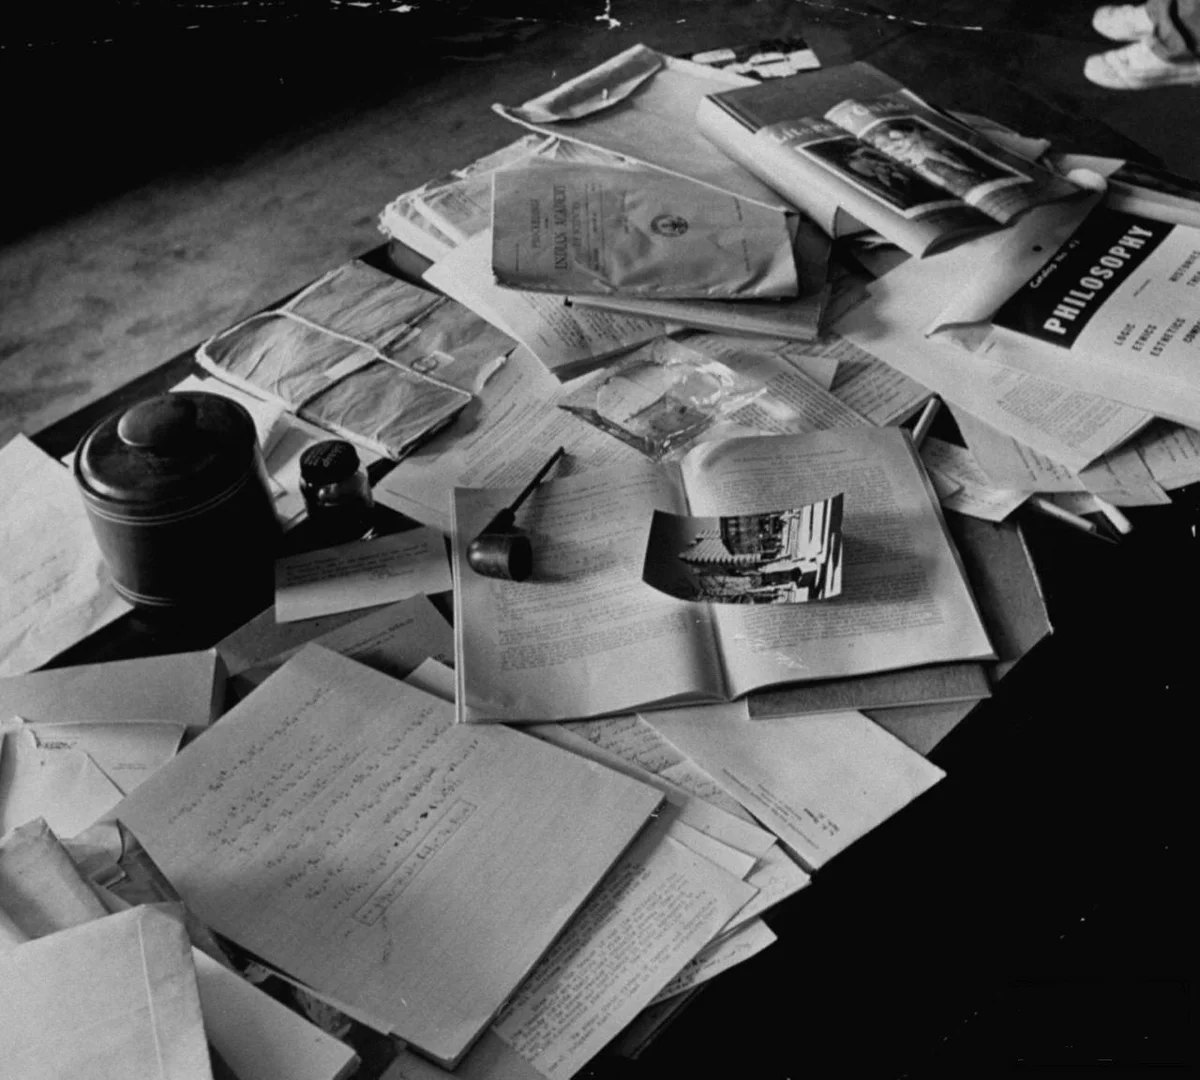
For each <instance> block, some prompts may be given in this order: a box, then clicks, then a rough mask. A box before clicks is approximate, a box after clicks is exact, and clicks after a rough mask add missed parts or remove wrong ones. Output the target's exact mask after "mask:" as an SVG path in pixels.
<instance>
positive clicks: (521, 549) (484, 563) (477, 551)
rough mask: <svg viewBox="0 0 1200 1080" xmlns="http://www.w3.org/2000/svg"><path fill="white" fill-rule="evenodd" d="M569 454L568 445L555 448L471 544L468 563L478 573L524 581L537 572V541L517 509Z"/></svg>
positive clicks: (505, 579)
mask: <svg viewBox="0 0 1200 1080" xmlns="http://www.w3.org/2000/svg"><path fill="white" fill-rule="evenodd" d="M565 453H566V448H565V447H562V446H560V447H559V448H558V449H557V450H555V451H554V453H553V454H552V455H551V456H550V460H549V461H547V462H546V464H545V465H543V466H542V467H541V468H540V469H538V471H537V475H536V476H534V478H533V479H532V480H530V481H529V483H528V484H526V485H525V488H524V490H523V491H522V492H521V494H520V495H518V496H517V497H516V498H515V499H514V500H513V501H512V502H511V503H510V504H509V505H508V506H506V507H505V508H504V509H503V510H501V511H500V512H499V513H498V514H497V515H496V516H495V517H494V518H492V520H491V521H489V522H488V523H487V524H486V525H485V526H484V527H483V530H482V531H481V532H480V534H479V535H478V536H477V537H475V539H474V540H472V541H471V543H470V545H469V546H468V547H467V565H468V566H469V567H470V568H471V569H472V570H474V571H475V573H477V574H482V575H483V576H484V577H490V578H499V579H500V580H501V581H524V580H525V579H526V578H528V577H529V575H530V574H531V573H533V544H531V543H530V542H529V537H528V536H526V535H525V534H524V533H523V532H521V531H520V530H519V529H518V528H517V527H516V519H517V511H518V510H519V509H520V508H521V504H522V503H523V502H524V501H525V500H526V499H527V498H529V496H530V495H531V494H532V493H533V489H534V488H536V487H537V486H538V484H540V483H541V482H542V480H543V479H544V478H545V476H546V474H547V473H548V472H549V471H550V470H551V469H552V468H554V465H555V463H556V462H557V461H558V459H559V458H560V457H562V456H563V454H565Z"/></svg>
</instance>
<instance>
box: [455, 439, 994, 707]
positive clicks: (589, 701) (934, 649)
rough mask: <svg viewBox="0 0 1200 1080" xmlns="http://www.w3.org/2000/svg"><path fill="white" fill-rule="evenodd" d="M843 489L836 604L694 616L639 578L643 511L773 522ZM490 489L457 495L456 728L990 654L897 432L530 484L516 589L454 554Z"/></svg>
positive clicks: (478, 519) (491, 504)
mask: <svg viewBox="0 0 1200 1080" xmlns="http://www.w3.org/2000/svg"><path fill="white" fill-rule="evenodd" d="M839 492H841V493H844V508H845V509H844V519H843V526H842V530H843V538H844V545H845V547H844V569H843V571H842V573H843V585H842V594H841V595H840V596H839V597H837V598H836V599H831V600H825V601H821V602H817V603H806V604H778V605H769V606H759V605H742V604H720V603H715V604H703V603H695V602H690V601H686V600H679V599H676V598H674V597H671V596H667V595H665V594H663V593H661V592H658V591H657V590H656V589H654V588H652V587H651V586H650V585H648V584H646V583H645V582H644V581H643V580H642V570H643V561H644V556H645V553H646V545H647V539H648V536H649V531H650V526H651V519H652V517H653V514H654V511H655V510H664V511H668V512H670V513H675V514H683V515H694V516H721V515H746V514H756V513H765V512H775V511H781V510H785V509H787V508H789V507H799V506H803V505H805V504H807V503H811V502H815V501H817V500H819V499H824V498H827V497H829V496H832V495H835V494H837V493H839ZM510 498H511V493H510V492H508V491H483V490H476V489H463V488H460V489H457V490H456V492H455V502H454V514H455V522H454V533H453V552H454V555H453V557H454V573H455V580H456V588H455V591H454V597H455V636H456V640H455V646H456V648H455V651H456V655H457V664H456V678H457V683H458V685H457V703H458V715H459V719H460V720H462V721H488V720H499V721H506V722H514V721H522V720H528V721H539V720H562V719H570V718H582V717H590V716H602V715H606V714H610V713H620V712H629V711H632V710H635V709H644V708H653V707H665V706H668V705H673V704H683V703H688V702H714V701H721V700H729V699H732V698H736V697H740V696H742V695H744V694H747V693H749V692H750V691H752V690H757V689H761V688H764V687H768V686H776V685H781V684H785V683H795V682H803V681H808V680H814V679H828V678H836V677H842V676H850V675H860V674H864V673H867V672H875V671H888V670H896V669H899V668H906V667H910V666H913V665H917V664H932V663H938V662H942V661H951V660H967V659H983V658H988V657H991V656H992V655H994V654H993V652H992V648H991V645H990V644H989V642H988V638H987V635H986V633H985V631H984V628H983V625H982V623H981V622H980V618H979V612H978V610H977V608H976V605H975V602H974V600H973V598H972V596H971V592H970V589H969V588H968V586H967V584H966V581H965V579H964V577H963V571H962V567H961V564H960V562H959V559H958V555H957V553H956V552H955V550H954V548H953V546H952V544H951V542H950V540H949V539H948V537H947V534H946V528H945V522H944V521H943V519H942V516H941V511H940V510H939V509H938V506H937V500H936V497H935V495H934V493H933V490H932V488H931V487H930V486H929V482H928V480H927V478H926V476H925V473H924V471H923V469H922V467H921V465H920V462H919V461H918V459H917V456H916V454H915V452H914V451H913V448H912V443H911V441H910V439H909V438H908V435H907V434H906V433H905V432H903V431H900V430H899V429H895V428H885V429H877V428H868V427H862V428H855V429H848V430H838V431H825V432H818V433H815V434H808V435H779V436H759V437H752V438H743V439H731V440H727V441H723V442H717V443H710V444H702V445H701V446H699V447H697V448H696V449H695V450H693V451H692V452H690V453H689V454H688V455H687V456H686V457H684V458H683V459H682V460H681V461H680V462H678V463H672V464H669V465H655V464H652V463H650V462H636V463H631V464H629V465H625V466H622V467H621V468H620V469H619V470H604V471H601V472H593V473H588V474H585V475H581V476H569V477H565V478H564V479H562V480H557V481H552V482H549V483H547V484H545V485H544V486H543V487H542V488H541V489H539V490H538V491H536V492H535V493H534V495H533V496H532V497H531V498H530V499H529V500H528V501H527V502H526V503H525V504H524V505H523V506H522V507H521V510H520V513H519V514H518V517H517V525H518V527H520V528H522V529H524V530H526V531H527V532H528V533H529V535H530V537H531V540H532V544H533V549H534V570H533V576H532V578H531V579H530V580H529V581H526V582H523V583H515V582H508V581H497V580H495V579H493V578H488V577H482V576H480V575H479V574H477V573H475V572H474V571H473V570H472V569H471V568H470V567H469V566H468V564H467V562H466V559H465V554H466V548H467V546H468V544H469V543H470V541H471V540H472V539H473V538H474V537H475V536H476V535H477V534H478V533H479V532H480V530H481V529H482V528H483V526H484V525H486V524H487V523H488V522H489V521H490V520H491V519H492V517H493V516H494V515H495V513H496V512H497V510H499V509H500V508H501V507H503V506H505V505H507V502H508V500H509V499H510Z"/></svg>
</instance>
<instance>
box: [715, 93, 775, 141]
mask: <svg viewBox="0 0 1200 1080" xmlns="http://www.w3.org/2000/svg"><path fill="white" fill-rule="evenodd" d="M707 101H708V102H711V103H712V105H713V106H715V107H716V108H718V109H720V110H721V112H723V113H725V115H726V116H728V117H729V118H730V119H731V120H733V121H734V122H735V123H737V124H740V125H741V126H742V127H744V128H745V129H746V130H747V131H748V132H750V133H751V134H754V132H756V131H759V130H761V129H762V128H763V127H765V125H764V124H763V123H762V122H761V121H759V120H758V119H757V118H756V117H755V116H754V114H753V113H751V112H750V111H749V110H747V109H746V108H744V107H743V106H742V105H740V104H739V103H738V102H737V101H736V100H730V99H729V98H727V97H725V95H724V94H709V95H708V98H707Z"/></svg>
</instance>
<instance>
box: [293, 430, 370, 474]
mask: <svg viewBox="0 0 1200 1080" xmlns="http://www.w3.org/2000/svg"><path fill="white" fill-rule="evenodd" d="M357 471H358V453H357V452H356V451H355V449H354V447H353V446H351V445H350V444H349V443H348V442H345V441H344V440H342V439H327V440H325V441H324V442H319V443H314V444H313V445H312V446H310V447H309V448H308V449H307V450H305V451H304V453H303V454H301V455H300V478H301V479H302V480H304V481H306V482H307V483H310V484H336V483H338V481H340V480H345V479H346V478H347V477H350V476H353V475H354V474H355V472H357Z"/></svg>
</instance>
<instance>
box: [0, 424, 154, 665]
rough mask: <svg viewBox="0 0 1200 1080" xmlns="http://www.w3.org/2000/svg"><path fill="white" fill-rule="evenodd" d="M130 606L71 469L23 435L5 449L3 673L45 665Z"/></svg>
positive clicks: (0, 584) (0, 453)
mask: <svg viewBox="0 0 1200 1080" xmlns="http://www.w3.org/2000/svg"><path fill="white" fill-rule="evenodd" d="M129 609H130V606H129V604H127V603H126V602H125V601H124V600H122V599H121V598H120V597H119V596H118V595H117V594H116V592H115V591H114V590H113V587H112V582H111V579H110V578H109V574H108V568H107V567H106V566H105V565H104V559H103V558H102V557H101V555H100V549H99V548H98V547H97V546H96V540H95V537H94V536H93V535H92V530H91V525H90V524H89V523H88V519H87V513H86V512H85V510H84V508H83V500H82V499H81V497H80V495H79V492H78V491H76V490H75V481H74V480H73V479H72V478H71V474H70V473H69V472H68V471H67V470H66V469H64V468H63V467H62V466H61V465H59V464H58V462H57V461H55V460H54V459H53V458H52V457H50V456H49V455H47V454H43V453H42V451H41V450H39V449H38V448H37V447H36V446H34V445H33V443H31V442H30V441H29V440H28V439H27V438H25V437H24V436H23V435H18V436H17V437H16V438H15V439H13V440H12V441H11V442H10V443H8V444H7V445H6V446H4V447H3V448H2V449H0V676H4V675H20V674H22V673H24V672H26V671H32V670H33V669H34V668H37V667H41V666H42V664H44V663H45V662H46V661H47V660H49V659H51V658H52V657H53V656H56V655H57V654H58V653H60V652H62V651H63V650H64V649H66V648H67V647H68V646H70V645H73V644H75V642H77V641H79V640H80V639H81V638H84V637H86V636H87V635H88V634H90V633H91V632H92V631H93V630H99V629H100V627H102V626H107V625H108V624H109V623H110V622H112V621H113V620H114V619H116V618H117V617H118V616H120V615H123V614H124V613H125V612H127V611H129Z"/></svg>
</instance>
